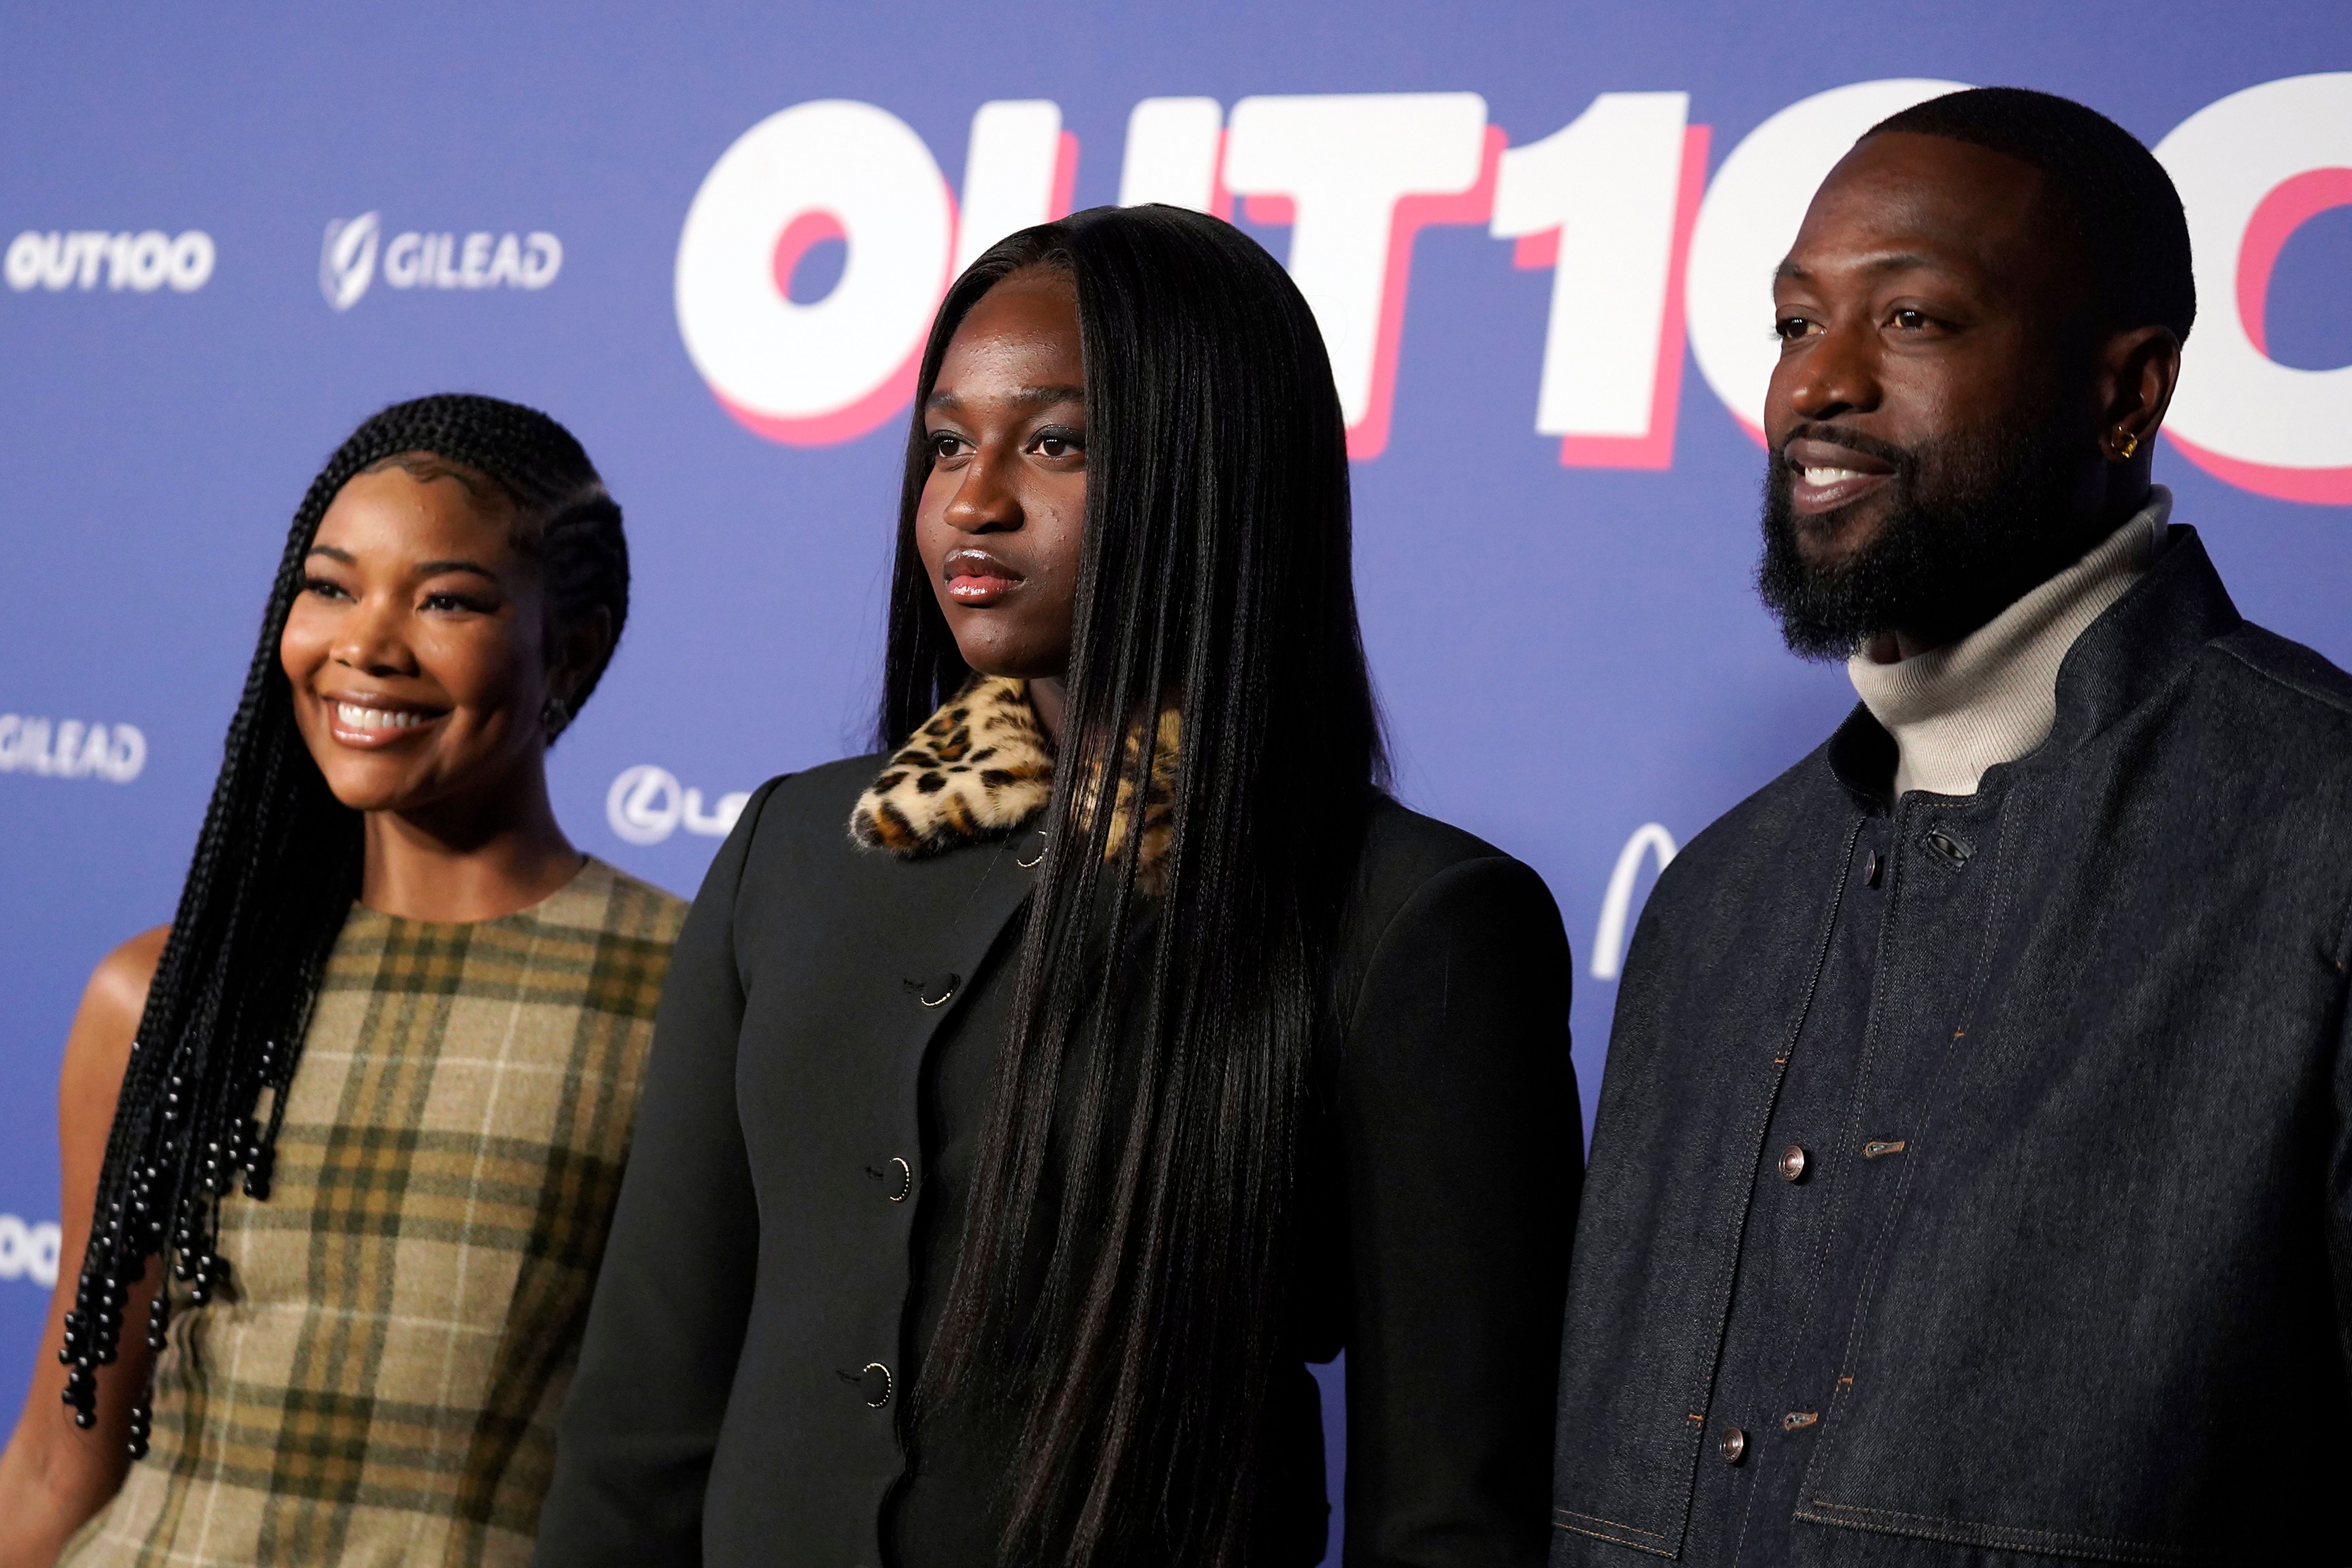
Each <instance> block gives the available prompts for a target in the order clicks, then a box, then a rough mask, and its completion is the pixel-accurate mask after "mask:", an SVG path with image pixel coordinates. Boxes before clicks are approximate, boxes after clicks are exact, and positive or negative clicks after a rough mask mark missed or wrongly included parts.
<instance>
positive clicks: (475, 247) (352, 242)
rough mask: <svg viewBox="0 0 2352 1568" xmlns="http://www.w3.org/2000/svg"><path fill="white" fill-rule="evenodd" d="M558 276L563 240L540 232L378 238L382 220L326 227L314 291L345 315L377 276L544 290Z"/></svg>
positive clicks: (365, 217)
mask: <svg viewBox="0 0 2352 1568" xmlns="http://www.w3.org/2000/svg"><path fill="white" fill-rule="evenodd" d="M562 270H563V242H562V240H560V239H558V238H557V237H555V236H553V235H551V234H549V233H547V232H545V231H544V230H534V231H532V232H531V233H530V234H497V233H493V232H491V231H489V230H487V229H478V230H476V231H475V232H474V233H471V234H466V235H459V234H455V233H449V234H435V233H428V232H425V231H423V230H414V229H412V230H407V231H404V232H403V233H400V234H395V235H394V236H393V237H391V238H390V239H385V238H384V237H383V214H382V213H376V212H371V213H362V214H361V215H360V216H357V217H355V218H337V219H335V220H334V221H333V222H331V223H330V224H328V225H327V237H326V241H325V243H323V244H322V245H321V246H320V247H319V292H320V293H321V294H323V295H325V296H326V297H327V303H328V304H330V305H332V306H333V307H334V308H335V309H336V310H350V309H351V308H352V306H353V305H356V304H358V303H359V302H360V300H362V298H363V297H364V296H365V295H366V293H367V291H368V286H369V285H370V284H372V283H373V282H374V281H375V279H376V278H377V276H378V275H379V274H381V275H382V277H383V282H384V287H386V288H388V289H544V288H546V287H547V286H548V285H549V284H551V283H552V282H554V281H555V276H556V274H557V273H559V272H561V271H562Z"/></svg>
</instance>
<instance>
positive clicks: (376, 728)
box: [319, 691, 449, 751]
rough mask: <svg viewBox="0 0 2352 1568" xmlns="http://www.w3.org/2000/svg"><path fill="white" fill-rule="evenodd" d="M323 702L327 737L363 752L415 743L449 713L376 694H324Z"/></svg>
mask: <svg viewBox="0 0 2352 1568" xmlns="http://www.w3.org/2000/svg"><path fill="white" fill-rule="evenodd" d="M319 700H320V702H321V703H322V704H324V705H325V708H326V710H327V733H328V734H329V735H331V736H332V737H333V738H334V740H335V742H336V743H338V744H339V745H345V746H353V747H357V748H359V749H360V750H362V751H374V750H376V749H378V748H380V747H383V746H390V745H396V744H399V743H400V742H405V741H413V740H415V739H417V738H418V737H419V736H421V735H422V734H424V733H425V731H426V730H428V729H430V728H431V727H432V726H434V725H435V724H437V723H439V722H440V721H442V720H443V719H445V718H446V717H447V716H448V713H449V710H447V709H446V708H436V707H432V706H429V705H427V704H425V703H422V702H410V701H404V700H401V699H399V698H396V697H390V696H386V695H385V694H383V692H374V691H322V692H320V693H319Z"/></svg>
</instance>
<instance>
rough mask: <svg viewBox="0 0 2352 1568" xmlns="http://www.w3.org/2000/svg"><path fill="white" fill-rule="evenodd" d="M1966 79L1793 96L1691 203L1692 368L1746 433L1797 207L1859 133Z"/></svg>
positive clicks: (1756, 420)
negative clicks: (1776, 275) (1777, 274)
mask: <svg viewBox="0 0 2352 1568" xmlns="http://www.w3.org/2000/svg"><path fill="white" fill-rule="evenodd" d="M1968 85H1969V84H1968V83H1966V82H1961V81H1937V80H1934V79H1928V78H1925V77H1903V78H1896V79H1889V80H1885V81H1858V82H1854V83H1853V84H1851V85H1849V86H1846V87H1833V88H1832V89H1829V90H1828V91H1827V92H1817V93H1815V94H1813V96H1812V97H1811V98H1805V99H1800V100H1797V101H1796V102H1794V103H1792V104H1790V105H1789V107H1788V108H1786V109H1784V110H1780V113H1778V114H1775V115H1773V116H1772V117H1771V118H1770V119H1769V120H1767V121H1764V123H1763V124H1761V125H1759V126H1758V127H1757V128H1756V129H1755V130H1753V131H1751V132H1748V138H1747V140H1746V141H1744V142H1740V144H1739V145H1738V146H1737V147H1734V148H1733V149H1732V150H1731V155H1730V156H1729V157H1727V158H1726V159H1724V161H1723V166H1722V167H1721V168H1719V169H1717V171H1716V172H1715V179H1714V180H1713V181H1712V182H1711V183H1710V184H1708V186H1707V188H1706V200H1705V201H1704V202H1702V203H1700V205H1699V209H1698V222H1697V224H1696V226H1694V227H1693V228H1692V230H1691V241H1690V261H1689V267H1688V269H1687V271H1686V272H1685V274H1684V283H1683V294H1684V299H1685V301H1686V303H1687V310H1688V315H1689V321H1690V344H1691V353H1692V354H1693V355H1694V356H1695V357H1696V359H1697V360H1698V368H1699V374H1702V375H1704V376H1706V384H1707V385H1709V386H1711V387H1713V388H1714V389H1715V395H1717V397H1719V398H1721V399H1723V405H1724V406H1725V407H1727V408H1728V409H1730V410H1731V414H1732V417H1734V418H1735V419H1738V421H1739V423H1740V425H1741V426H1742V427H1743V428H1745V429H1746V430H1747V432H1748V434H1749V435H1750V436H1753V437H1756V439H1757V440H1759V441H1761V440H1763V438H1764V395H1765V393H1766V392H1767V391H1768V390H1769V387H1770V385H1771V383H1772V366H1773V365H1774V364H1775V363H1777V362H1778V361H1779V359H1780V342H1779V340H1777V339H1776V338H1774V337H1773V335H1772V330H1771V329H1772V269H1773V268H1776V267H1778V266H1780V262H1781V259H1782V258H1784V257H1786V256H1787V255H1788V254H1789V247H1790V245H1791V244H1793V243H1794V242H1795V240H1796V237H1797V230H1798V229H1799V227H1801V226H1802V225H1803V223H1804V221H1805V209H1806V208H1807V207H1809V206H1811V205H1812V201H1813V193H1814V192H1815V191H1817V190H1819V189H1820V188H1821V184H1822V181H1823V180H1824V179H1826V178H1828V177H1829V172H1830V171H1831V170H1832V169H1833V168H1835V167H1837V162H1838V160H1839V159H1841V158H1843V157H1844V156H1845V155H1846V153H1847V152H1848V151H1849V150H1850V149H1852V147H1853V144H1854V142H1855V140H1856V139H1857V138H1859V137H1860V136H1861V135H1862V133H1863V132H1865V131H1867V130H1869V129H1870V128H1871V127H1872V126H1874V125H1875V124H1877V123H1878V122H1879V121H1882V120H1884V119H1885V118H1886V117H1887V116H1888V115H1890V114H1894V113H1895V112H1897V111H1898V110H1906V109H1908V108H1910V107H1911V106H1912V105H1913V104H1915V103H1921V102H1924V101H1926V100H1928V99H1931V98H1939V97H1941V96H1943V95H1944V94H1945V93H1948V92H1958V90H1960V89H1962V88H1964V87H1966V86H1968Z"/></svg>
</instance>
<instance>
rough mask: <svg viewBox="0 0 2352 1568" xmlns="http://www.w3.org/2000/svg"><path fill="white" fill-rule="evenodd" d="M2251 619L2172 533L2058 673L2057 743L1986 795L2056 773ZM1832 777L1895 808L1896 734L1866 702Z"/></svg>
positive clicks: (1833, 746)
mask: <svg viewBox="0 0 2352 1568" xmlns="http://www.w3.org/2000/svg"><path fill="white" fill-rule="evenodd" d="M2243 619H2244V617H2243V616H2240V615H2239V614H2238V607H2237V605H2234V604H2232V603H2231V600H2230V594H2229V590H2228V589H2226V588H2224V587H2223V586H2222V585H2221V574H2219V573H2217V572H2215V571H2214V570H2213V562H2212V558H2211V557H2210V556H2209V555H2208V554H2207V553H2206V552H2205V545H2204V542H2203V541H2202V540H2200V539H2199V538H2198V536H2197V531H2196V530H2195V529H2194V528H2191V527H2189V525H2188V524H2186V523H2178V522H2176V523H2174V524H2173V525H2172V527H2171V529H2170V530H2169V531H2168V536H2167V542H2166V544H2165V548H2164V552H2163V553H2162V554H2161V555H2159V556H2158V557H2157V560H2156V564H2155V565H2153V566H2151V567H2149V568H2148V570H2147V574H2146V575H2144V576H2142V577H2141V578H2140V580H2139V581H2138V582H2137V583H2136V584H2133V585H2132V587H2131V588H2130V590H2129V591H2128V592H2126V594H2125V595H2124V596H2123V597H2122V598H2120V599H2117V600H2116V602H2115V604H2113V605H2110V606H2109V607H2108V608H2107V610H2106V613H2105V614H2104V615H2102V616H2100V617H2099V618H2098V619H2097V620H2095V621H2094V622H2092V623H2091V625H2090V628H2089V629H2088V630H2086V631H2084V633H2083V635H2082V637H2080V638H2078V639H2077V640H2076V642H2075V644H2074V647H2073V648H2072V649H2071V650H2069V651H2068V653H2067V655H2066V660H2065V662H2064V663H2063V664H2062V665H2061V666H2059V668H2058V716H2057V720H2056V721H2055V722H2054V723H2053V725H2052V726H2051V731H2050V738H2049V739H2048V740H2046V741H2044V742H2042V744H2041V745H2040V746H2038V747H2036V748H2034V750H2032V752H2028V753H2026V754H2025V755H2024V756H2022V757H2020V758H2019V759H2018V760H2017V761H2015V762H2013V763H2000V764H1999V765H1997V766H1995V767H1992V768H1990V769H1988V770H1987V771H1986V773H1985V775H1984V779H1983V782H1982V783H1981V784H1979V792H1980V793H1981V792H1985V791H1990V790H1995V789H1998V788H1999V787H2000V785H2001V784H2002V782H2003V781H2004V780H2005V779H2006V778H2007V777H2008V776H2009V775H2010V774H2011V771H2012V770H2016V769H2034V770H2039V769H2042V768H2047V767H2053V766H2056V765H2058V764H2059V763H2063V761H2064V760H2065V759H2066V758H2067V757H2068V756H2070V755H2071V754H2072V753H2073V752H2074V751H2075V750H2076V748H2078V747H2080V746H2082V745H2083V744H2084V743H2085V742H2088V741H2090V740H2091V739H2092V738H2093V737H2095V736H2096V735H2097V734H2099V733H2100V731H2104V730H2105V729H2106V728H2107V726H2108V725H2110V724H2112V723H2114V722H2115V721H2116V720H2118V719H2120V718H2122V717H2123V716H2124V715H2125V714H2126V713H2129V712H2130V711H2131V710H2133V709H2135V708H2137V707H2138V706H2139V705H2140V704H2141V703H2143V702H2146V701H2147V700H2150V699H2152V698H2154V697H2156V696H2157V695H2158V694H2159V693H2160V692H2162V691H2163V690H2164V689H2166V688H2168V687H2169V686H2170V685H2171V684H2172V682H2173V681H2174V680H2175V679H2178V678H2179V675H2180V674H2181V672H2182V671H2183V670H2185V669H2187V668H2189V662H2190V661H2191V660H2192V659H2194V658H2196V657H2197V651H2198V650H2199V649H2200V648H2201V647H2204V646H2205V645H2206V644H2207V643H2209V642H2210V641H2212V640H2213V639H2214V638H2215V637H2221V636H2222V635H2223V634H2225V633H2227V632H2229V631H2231V630H2232V629H2234V628H2235V627H2237V626H2239V625H2240V624H2241V623H2242V621H2243ZM1828 760H1829V765H1830V771H1831V773H1832V774H1833V775H1834V776H1835V777H1836V779H1837V781H1838V783H1839V784H1842V785H1843V786H1844V787H1845V789H1846V791H1847V793H1848V794H1850V795H1853V797H1854V801H1855V804H1856V805H1857V806H1858V807H1860V808H1861V809H1862V810H1864V811H1865V812H1875V811H1884V810H1886V809H1887V808H1888V807H1889V805H1891V804H1892V802H1891V800H1890V798H1889V797H1890V795H1891V794H1892V791H1893V784H1894V778H1895V737H1894V736H1892V735H1890V734H1888V733H1887V732H1886V731H1885V727H1884V726H1882V725H1881V724H1880V723H1879V722H1878V721H1877V720H1876V719H1874V718H1873V717H1871V713H1870V710H1869V709H1867V708H1865V707H1864V706H1863V705H1862V704H1861V703H1859V702H1857V703H1855V704H1854V707H1853V712H1851V713H1849V714H1847V715H1846V718H1845V721H1844V722H1843V723H1842V724H1840V725H1839V726H1838V728H1837V732H1836V733H1835V734H1833V735H1832V737H1831V738H1830V743H1829V747H1828Z"/></svg>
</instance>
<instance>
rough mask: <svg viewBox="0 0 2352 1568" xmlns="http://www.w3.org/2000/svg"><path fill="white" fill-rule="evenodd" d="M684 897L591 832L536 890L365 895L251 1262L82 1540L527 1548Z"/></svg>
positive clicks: (484, 1553) (285, 1551)
mask: <svg viewBox="0 0 2352 1568" xmlns="http://www.w3.org/2000/svg"><path fill="white" fill-rule="evenodd" d="M686 908H687V906H686V905H685V903H684V902H683V901H681V900H677V899H675V898H672V897H671V896H670V895H668V894H667V893H665V892H663V891H661V890H660V889H656V888H654V887H651V886H649V885H647V884H646V883H644V882H640V881H638V880H636V879H634V878H631V877H628V876H626V875H625V874H623V873H621V872H619V871H616V870H614V868H612V867H610V866H607V865H605V864H604V863H603V862H602V861H598V860H594V859H591V860H589V861H588V862H587V863H586V865H585V866H583V868H582V869H581V871H580V873H579V875H578V876H576V877H575V878H573V879H572V881H571V882H570V883H569V884H568V885H566V886H565V887H564V888H563V889H562V890H561V891H559V892H557V893H555V894H553V895H552V896H551V897H549V898H548V899H546V900H542V901H541V903H539V904H537V905H535V906H533V907H532V908H530V909H528V910H522V911H520V912H519V913H516V914H511V915H504V916H501V917H499V918H498V919H496V920H488V921H474V922H469V923H465V924H445V923H436V922H426V921H411V920H401V919H397V918H394V917H393V916H390V915H384V914H379V913H377V912H375V911H374V910H366V909H362V908H359V907H357V906H354V907H353V908H352V912H351V916H350V918H349V919H348V920H347V921H345V923H344V926H343V929H342V932H341V936H340V937H339V938H338V939H337V941H336V943H335V947H334V952H333V954H332V956H331V958H330V959H329V961H328V964H327V972H326V976H325V980H324V983H323V984H322V986H321V989H320V995H319V1000H318V1005H317V1007H316V1010H315V1012H314V1014H313V1016H312V1018H311V1022H310V1032H309V1034H308V1035H307V1036H306V1037H305V1039H304V1044H303V1047H302V1058H301V1061H300V1063H299V1066H298V1067H297V1068H296V1069H295V1075H294V1082H293V1086H292V1089H291V1090H290V1091H289V1095H288V1100H287V1110H286V1121H285V1125H284V1128H283V1130H282V1131H280V1133H279V1136H278V1162H277V1169H276V1173H275V1184H274V1190H273V1191H272V1194H271V1195H270V1197H269V1200H268V1202H266V1203H257V1202H255V1201H253V1200H251V1199H249V1198H247V1197H245V1196H244V1195H243V1194H236V1195H234V1196H232V1197H229V1198H226V1199H224V1200H223V1201H222V1204H221V1216H220V1238H221V1239H220V1251H221V1253H222V1255H223V1256H224V1257H226V1258H228V1260H229V1263H230V1268H231V1270H232V1272H231V1275H230V1279H229V1288H228V1289H227V1290H226V1292H224V1293H223V1294H221V1295H218V1296H215V1299H214V1300H213V1302H212V1304H211V1305H209V1306H207V1307H205V1308H204V1309H203V1310H196V1311H184V1312H181V1313H179V1314H177V1315H175V1316H174V1318H173V1322H172V1327H171V1331H170V1336H169V1342H168V1343H167V1345H166V1347H165V1349H164V1350H163V1352H161V1353H160V1354H159V1355H158V1356H157V1358H156V1368H155V1398H154V1431H153V1436H152V1451H151V1452H150V1454H149V1456H148V1458H146V1459H145V1460H143V1461H142V1462H141V1463H139V1464H135V1465H133V1466H131V1473H130V1476H129V1478H128V1479H125V1481H124V1482H123V1485H122V1489H121V1491H120V1492H119V1493H117V1494H116V1495H115V1497H114V1499H113V1500H112V1501H111V1502H110V1503H109V1504H108V1505H107V1507H106V1508H105V1509H103V1510H100V1512H99V1514H98V1515H97V1516H96V1517H95V1518H93V1519H92V1520H91V1521H89V1523H88V1524H86V1525H84V1526H83V1527H82V1529H81V1531H79V1533H78V1534H77V1535H76V1536H75V1537H74V1539H73V1541H72V1542H69V1543H68V1546H67V1548H66V1551H65V1553H64V1555H63V1556H62V1557H60V1558H59V1560H58V1561H59V1563H60V1564H71V1565H72V1568H133V1565H137V1568H165V1565H173V1568H196V1565H199V1564H205V1565H212V1564H219V1565H227V1564H237V1565H240V1568H242V1565H246V1564H254V1565H263V1564H299V1565H303V1568H310V1565H314V1564H315V1565H319V1568H325V1565H328V1564H334V1565H337V1568H377V1565H379V1564H383V1565H389V1564H395V1563H397V1564H402V1565H404V1568H421V1565H425V1564H451V1565H456V1564H466V1565H471V1564H477V1563H482V1564H503V1563H515V1564H522V1563H528V1562H529V1561H530V1552H531V1544H532V1540H533V1536H534V1534H535V1533H536V1531H537V1528H538V1521H539V1506H540V1500H541V1496H542V1495H543V1494H544V1493H545V1491H546V1489H547V1484H548V1479H549V1476H550V1473H551V1468H552V1466H553V1462H554V1450H555V1426H556V1417H557V1415H558V1414H559V1413H560V1411H561V1409H562V1403H563V1395H564V1392H565V1390H566V1388H567V1387H568V1386H569V1384H570V1383H571V1378H572V1366H573V1363H574V1362H575V1361H576V1359H577V1358H578V1355H579V1350H580V1335H581V1330H582V1327H583V1323H584V1322H585V1321H586V1318H587V1312H588V1296H589V1290H590V1288H591V1287H592V1286H593V1283H594V1281H595V1277H596V1266H597V1263H598V1261H599V1259H600V1258H602V1256H603V1253H604V1233H605V1230H606V1227H607V1226H608V1224H609V1223H610V1221H611V1218H612V1212H613V1202H614V1195H615V1194H616V1193H617V1192H618V1190H619V1187H620V1179H621V1167H622V1163H623V1161H624V1159H625V1155H626V1153H627V1150H628V1142H629V1129H630V1123H631V1121H632V1119H633V1117H634V1115H635V1109H636V1100H637V1089H638V1084H639V1081H640V1079H641V1078H642V1076H643V1070H644V1067H645V1059H646V1046H647V1044H648V1042H649V1041H650V1040H651V1038H652V1036H653V1017H654V1005H655V1003H656V1001H657V1000H658V999H659V997H660V994H661V986H662V977H663V975H664V973H666V972H667V969H668V966H669V953H670V945H671V943H672V942H673V941H675V939H676V938H677V931H678V926H679V924H680V922H681V921H683V920H684V918H685V915H686Z"/></svg>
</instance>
